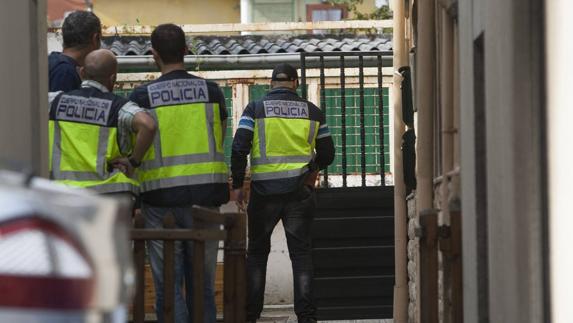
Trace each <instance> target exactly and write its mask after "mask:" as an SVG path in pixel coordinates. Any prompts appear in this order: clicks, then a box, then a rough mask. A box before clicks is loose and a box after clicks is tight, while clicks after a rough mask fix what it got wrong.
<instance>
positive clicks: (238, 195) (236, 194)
mask: <svg viewBox="0 0 573 323" xmlns="http://www.w3.org/2000/svg"><path fill="white" fill-rule="evenodd" d="M231 201H235V204H236V205H237V207H238V208H239V210H242V211H243V210H244V209H245V196H244V192H243V189H242V188H236V189H233V190H232V191H231Z"/></svg>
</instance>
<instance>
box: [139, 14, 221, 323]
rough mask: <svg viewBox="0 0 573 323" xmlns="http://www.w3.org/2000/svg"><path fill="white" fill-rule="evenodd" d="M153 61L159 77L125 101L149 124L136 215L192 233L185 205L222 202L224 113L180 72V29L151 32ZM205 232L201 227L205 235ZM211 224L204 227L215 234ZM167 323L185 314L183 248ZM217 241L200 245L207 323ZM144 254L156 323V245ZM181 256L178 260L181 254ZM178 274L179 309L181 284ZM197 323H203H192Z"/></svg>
mask: <svg viewBox="0 0 573 323" xmlns="http://www.w3.org/2000/svg"><path fill="white" fill-rule="evenodd" d="M151 45H152V52H153V58H154V59H155V62H156V64H157V66H158V67H159V69H160V70H161V77H159V78H158V79H157V80H155V81H153V82H150V83H148V84H145V85H142V86H140V87H138V88H136V89H135V90H134V92H133V93H132V95H131V97H130V100H131V101H133V102H135V103H137V104H138V105H140V106H141V107H143V108H147V109H149V112H150V113H151V114H152V115H153V116H154V118H155V119H156V120H157V124H158V132H157V135H156V136H155V142H154V144H153V146H152V148H151V149H150V151H148V153H147V155H146V156H145V157H144V159H143V161H142V164H141V167H140V170H139V179H140V185H141V186H140V192H141V201H142V208H141V209H142V212H143V215H144V217H145V225H146V227H148V228H158V227H162V220H163V218H164V217H165V215H167V214H168V213H171V214H173V215H174V216H175V221H176V226H177V227H178V228H198V225H199V224H198V223H193V216H192V215H193V214H192V213H193V209H192V206H193V205H199V206H203V207H210V208H216V207H219V206H220V205H221V204H223V203H226V202H227V201H228V200H229V186H228V178H229V172H228V169H227V165H226V164H225V158H224V152H223V138H225V129H226V119H227V111H226V109H225V98H224V96H223V93H222V91H221V89H220V88H219V87H218V86H217V84H215V83H213V82H210V81H207V80H204V79H202V78H199V77H197V76H194V75H191V74H189V73H187V71H186V70H185V65H184V55H185V53H186V52H187V45H186V41H185V34H184V32H183V30H182V29H181V28H180V27H178V26H176V25H173V24H164V25H160V26H158V27H157V28H156V29H155V30H154V31H153V33H152V34H151ZM205 226H206V225H202V228H205ZM215 227H217V226H216V225H214V226H213V225H211V226H209V227H207V228H215ZM175 250H176V251H175V252H176V260H175V263H176V264H175V283H176V285H175V320H176V322H178V323H183V322H185V323H187V320H188V317H189V316H190V315H191V314H190V312H191V311H193V310H194V309H193V308H192V304H193V303H192V297H193V285H194V284H198V283H199V282H193V281H192V275H191V272H192V268H193V267H192V261H193V258H192V251H193V243H192V242H191V241H189V242H186V243H185V245H182V244H181V243H180V242H177V243H176V246H175ZM217 250H218V241H207V242H205V283H204V288H205V289H204V291H205V294H204V295H205V299H204V304H205V307H204V309H200V310H203V311H204V315H205V316H204V317H205V322H208V323H215V322H216V314H217V310H216V307H215V269H216V263H217ZM148 252H149V258H150V262H151V267H152V270H153V278H154V281H155V291H156V298H157V307H156V309H157V316H158V320H159V322H162V319H163V317H162V316H163V305H162V304H163V264H162V258H163V244H162V242H161V241H150V242H149V243H148ZM184 253H185V255H183V254H184ZM183 274H185V287H186V288H187V292H186V296H187V306H185V303H184V301H183V297H182V292H181V290H180V289H181V288H180V287H181V285H182V284H181V283H182V279H183ZM197 323H203V322H197Z"/></svg>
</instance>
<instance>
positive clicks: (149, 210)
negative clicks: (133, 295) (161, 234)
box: [141, 204, 219, 323]
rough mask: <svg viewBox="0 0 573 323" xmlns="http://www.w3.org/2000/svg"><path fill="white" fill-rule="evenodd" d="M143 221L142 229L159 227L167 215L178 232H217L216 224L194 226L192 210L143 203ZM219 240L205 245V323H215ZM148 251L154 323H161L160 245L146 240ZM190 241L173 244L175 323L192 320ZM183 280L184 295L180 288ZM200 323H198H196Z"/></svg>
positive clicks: (161, 264) (159, 242)
mask: <svg viewBox="0 0 573 323" xmlns="http://www.w3.org/2000/svg"><path fill="white" fill-rule="evenodd" d="M141 210H142V212H143V216H144V218H145V227H146V228H149V229H154V228H162V227H163V217H164V216H165V215H166V214H167V213H168V212H170V213H172V214H173V216H175V226H176V228H180V229H191V228H194V229H218V228H219V225H217V224H204V223H197V224H196V225H194V223H193V217H192V212H193V211H192V210H193V209H192V208H191V207H153V206H150V205H146V204H143V205H142V208H141ZM217 249H218V241H206V242H205V284H204V288H205V289H204V295H205V300H204V304H205V308H204V309H203V310H204V318H205V323H215V322H216V319H217V308H216V306H215V269H216V266H217ZM147 250H148V254H149V262H150V264H151V270H152V272H153V281H154V284H155V298H156V303H155V306H156V309H155V310H156V313H157V321H158V322H159V323H163V300H164V296H163V288H164V287H163V242H162V241H158V240H153V241H148V242H147ZM192 272H193V241H185V242H182V241H176V242H175V308H174V312H175V322H176V323H188V322H191V318H192V317H193V281H192ZM184 279H185V287H186V290H185V295H186V296H187V297H186V299H184V297H183V292H182V286H183V280H184ZM195 323H199V322H195Z"/></svg>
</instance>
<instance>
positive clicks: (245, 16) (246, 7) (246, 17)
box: [240, 0, 252, 35]
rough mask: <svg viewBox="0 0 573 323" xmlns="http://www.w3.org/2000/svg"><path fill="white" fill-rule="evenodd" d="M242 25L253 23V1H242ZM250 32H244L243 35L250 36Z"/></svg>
mask: <svg viewBox="0 0 573 323" xmlns="http://www.w3.org/2000/svg"><path fill="white" fill-rule="evenodd" d="M240 5H241V23H242V24H248V23H250V22H251V20H252V17H251V0H241V2H240ZM249 34H251V33H250V32H245V31H242V32H241V35H249Z"/></svg>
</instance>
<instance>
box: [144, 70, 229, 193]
mask: <svg viewBox="0 0 573 323" xmlns="http://www.w3.org/2000/svg"><path fill="white" fill-rule="evenodd" d="M147 91H148V96H149V102H150V107H151V110H150V113H151V115H152V116H153V117H154V118H155V120H156V121H157V125H158V131H157V134H156V136H155V139H154V142H153V145H152V147H151V148H150V149H149V150H148V152H147V154H146V155H145V157H144V158H143V160H142V164H141V167H140V170H139V173H138V175H139V181H140V183H141V192H148V191H153V190H158V189H165V188H172V187H178V186H188V185H197V184H214V183H226V182H227V180H228V169H227V165H226V164H225V156H224V151H223V138H222V123H221V120H220V118H219V115H220V114H219V112H220V111H219V109H221V107H220V106H219V104H218V103H213V102H210V101H209V91H208V88H207V82H206V81H205V80H203V79H199V78H188V79H173V80H166V81H161V82H155V83H152V84H150V85H148V86H147Z"/></svg>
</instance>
